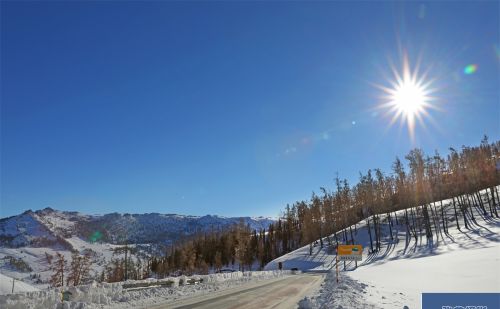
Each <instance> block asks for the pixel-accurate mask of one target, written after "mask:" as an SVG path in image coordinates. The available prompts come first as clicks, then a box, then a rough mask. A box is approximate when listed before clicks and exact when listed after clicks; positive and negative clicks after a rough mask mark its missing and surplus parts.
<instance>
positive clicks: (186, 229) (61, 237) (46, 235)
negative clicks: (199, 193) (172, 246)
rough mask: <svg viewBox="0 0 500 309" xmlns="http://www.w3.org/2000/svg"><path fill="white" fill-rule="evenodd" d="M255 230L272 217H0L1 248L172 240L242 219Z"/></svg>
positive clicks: (41, 213)
mask: <svg viewBox="0 0 500 309" xmlns="http://www.w3.org/2000/svg"><path fill="white" fill-rule="evenodd" d="M241 220H242V221H243V222H244V223H245V224H248V225H249V226H250V227H251V228H252V229H257V230H259V229H264V228H267V227H268V225H269V224H270V223H271V222H273V220H272V219H269V218H264V217H258V218H251V217H235V218H228V217H221V216H212V215H206V216H202V217H198V216H184V215H175V214H159V213H149V214H120V213H111V214H105V215H86V214H81V213H78V212H68V211H58V210H54V209H52V208H45V209H43V210H38V211H35V212H33V211H31V210H28V211H26V212H24V213H22V214H20V215H17V216H13V217H9V218H3V219H0V247H8V248H18V247H27V246H30V247H54V246H59V247H60V249H70V248H71V243H69V242H68V241H67V239H69V238H73V237H78V238H81V239H82V240H85V241H88V242H105V243H111V244H119V243H124V242H125V241H127V242H128V243H134V244H146V243H169V242H171V241H174V240H177V239H178V238H179V237H182V236H186V235H192V234H194V233H196V232H203V231H208V230H218V229H223V228H226V227H229V226H231V225H233V224H238V223H239V222H240V221H241Z"/></svg>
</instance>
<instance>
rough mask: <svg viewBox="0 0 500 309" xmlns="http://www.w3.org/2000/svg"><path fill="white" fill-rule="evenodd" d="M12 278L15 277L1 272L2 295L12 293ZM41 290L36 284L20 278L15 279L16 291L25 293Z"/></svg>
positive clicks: (0, 286) (0, 285)
mask: <svg viewBox="0 0 500 309" xmlns="http://www.w3.org/2000/svg"><path fill="white" fill-rule="evenodd" d="M12 280H13V278H11V277H9V276H6V275H3V274H0V295H4V294H10V293H12ZM33 291H39V290H38V289H37V288H35V287H34V286H31V285H29V284H27V283H24V282H22V281H19V280H15V281H14V293H24V292H33Z"/></svg>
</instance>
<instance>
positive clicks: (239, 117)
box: [0, 1, 500, 217]
mask: <svg viewBox="0 0 500 309" xmlns="http://www.w3.org/2000/svg"><path fill="white" fill-rule="evenodd" d="M499 35H500V34H499V3H498V2H497V1H491V2H463V1H461V2H458V1H457V2H446V1H439V2H438V1H433V2H428V3H423V2H422V3H421V2H412V3H406V4H405V3H402V2H399V1H398V2H397V3H390V2H365V1H359V2H314V3H305V2H304V3H301V2H273V3H267V2H238V3H230V2H214V3H201V2H189V3H181V2H170V3H167V2H150V3H143V2H112V1H102V2H85V3H83V2H82V3H77V2H69V3H67V2H59V1H58V2H43V3H42V2H6V1H2V2H1V86H2V89H1V90H2V93H1V213H0V216H2V217H5V216H10V215H14V214H17V213H20V212H22V211H24V210H26V209H40V208H44V207H47V206H51V207H53V208H56V209H62V210H78V211H82V212H86V213H106V212H114V211H118V212H129V213H144V212H161V213H181V214H192V215H203V214H207V213H210V214H219V215H226V216H240V215H252V216H257V215H269V216H276V215H278V214H279V212H280V211H281V210H282V209H283V208H284V206H285V205H286V203H292V202H294V201H296V200H299V199H307V198H309V197H310V195H311V192H312V191H313V190H315V191H318V188H319V187H320V186H325V187H330V188H331V187H333V184H334V182H333V179H334V177H335V175H336V173H337V172H338V174H339V176H340V177H342V178H344V177H345V178H347V179H349V181H351V183H353V182H355V181H357V179H358V173H359V171H363V172H365V171H366V170H367V169H369V168H376V167H380V168H382V170H383V171H385V172H390V166H391V164H392V162H393V161H394V158H395V157H396V156H400V157H402V156H404V155H405V154H406V153H407V152H408V151H409V150H410V149H411V148H412V147H415V146H416V147H421V148H423V149H424V151H425V152H426V153H433V151H434V150H435V149H438V150H440V151H441V152H442V153H446V152H447V149H448V147H450V146H453V147H458V148H460V147H461V145H476V144H478V143H479V141H480V139H481V138H482V136H483V134H487V135H489V136H490V139H491V140H498V139H499V138H500V128H499V125H500V95H499V84H500V83H499V74H498V72H499V63H500V46H499ZM403 50H406V51H407V53H408V55H409V58H410V62H411V64H412V65H414V64H415V63H416V61H417V58H419V57H420V65H421V67H422V69H428V79H429V80H430V79H432V80H433V84H432V87H433V88H435V89H436V91H435V92H434V93H433V96H434V98H435V99H434V100H433V104H434V105H435V106H438V107H439V108H440V110H430V112H429V113H430V116H432V119H434V123H433V122H432V121H431V119H430V118H429V117H426V118H424V124H425V128H424V127H423V126H422V125H417V127H416V129H415V140H414V141H411V140H410V138H409V135H408V130H407V128H406V127H405V126H404V125H399V123H396V124H395V125H393V126H389V125H388V124H389V121H390V117H389V116H388V115H386V113H385V112H383V111H382V110H380V109H377V108H376V106H378V105H379V104H380V103H381V98H380V97H381V95H382V94H381V90H380V89H379V88H377V87H376V86H374V84H379V85H386V86H387V85H389V81H390V79H391V76H392V74H391V70H390V63H391V62H393V63H394V65H395V66H396V67H397V68H398V69H400V68H401V65H400V64H401V59H402V53H403ZM470 64H475V65H477V70H475V72H473V74H465V73H464V68H465V67H466V66H467V65H470ZM469 73H470V72H469Z"/></svg>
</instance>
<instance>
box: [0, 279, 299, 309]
mask: <svg viewBox="0 0 500 309" xmlns="http://www.w3.org/2000/svg"><path fill="white" fill-rule="evenodd" d="M290 274H291V273H290V272H289V271H282V272H281V271H261V272H245V273H242V272H233V273H223V274H212V275H205V276H195V277H193V278H195V279H203V282H202V283H198V284H193V285H185V284H184V285H181V284H180V281H182V282H187V281H186V280H187V279H189V278H187V277H183V276H182V277H174V278H166V279H162V280H158V281H157V280H142V281H127V282H119V283H93V284H90V285H83V286H78V287H64V288H62V289H61V288H54V289H50V290H47V291H38V292H29V293H24V294H9V295H0V308H4V309H21V308H22V309H25V308H30V309H47V308H63V305H62V304H61V296H60V295H61V291H69V292H70V293H71V297H70V301H67V302H65V304H64V308H79V309H80V308H147V307H149V306H152V305H157V304H168V303H170V302H174V301H177V300H179V299H183V298H187V297H192V296H194V295H207V294H210V293H213V292H215V291H219V290H223V289H229V288H232V287H235V286H240V285H242V284H246V283H250V282H256V281H260V280H269V279H273V278H278V277H282V276H287V275H290ZM166 281H172V282H173V285H172V286H161V285H160V283H162V282H166ZM145 282H148V283H157V284H158V285H157V286H153V287H147V288H132V289H127V288H126V286H125V284H132V283H145Z"/></svg>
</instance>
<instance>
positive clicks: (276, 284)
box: [155, 274, 323, 309]
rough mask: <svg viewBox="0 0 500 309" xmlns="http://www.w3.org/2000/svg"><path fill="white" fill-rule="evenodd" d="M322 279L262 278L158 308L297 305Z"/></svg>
mask: <svg viewBox="0 0 500 309" xmlns="http://www.w3.org/2000/svg"><path fill="white" fill-rule="evenodd" d="M322 282H323V275H322V274H297V275H291V276H287V277H284V278H279V279H273V280H267V281H261V282H257V283H254V284H248V285H246V286H241V287H238V288H234V289H229V290H225V291H221V292H218V293H213V294H212V295H204V296H199V297H193V298H188V299H184V300H180V301H177V302H175V303H170V304H165V305H161V306H158V307H155V308H157V309H160V308H161V309H164V308H165V309H166V308H169V309H170V308H177V309H190V308H204V309H211V308H213V309H233V308H234V309H236V308H238V309H253V308H258V309H265V308H278V309H289V308H297V303H298V302H299V301H300V300H301V299H302V298H304V296H306V295H308V294H310V293H312V292H313V291H314V289H316V288H318V287H319V286H320V285H321V283H322Z"/></svg>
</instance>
